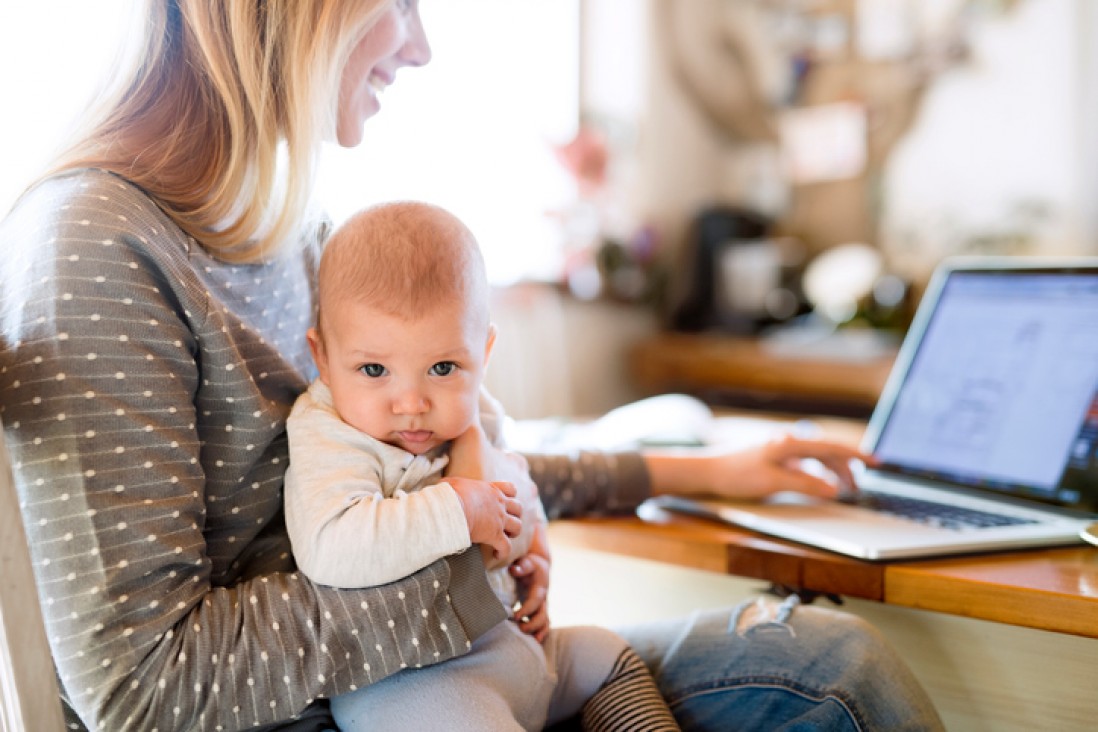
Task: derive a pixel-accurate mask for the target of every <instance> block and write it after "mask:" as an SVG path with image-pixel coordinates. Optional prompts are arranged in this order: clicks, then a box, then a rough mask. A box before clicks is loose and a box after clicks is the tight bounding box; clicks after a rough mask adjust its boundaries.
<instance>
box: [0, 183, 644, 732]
mask: <svg viewBox="0 0 1098 732" xmlns="http://www.w3.org/2000/svg"><path fill="white" fill-rule="evenodd" d="M316 259H317V257H316V247H315V246H312V245H309V246H303V247H302V251H301V253H300V254H298V255H297V256H293V257H286V258H282V259H277V260H275V261H271V262H267V263H263V264H255V265H233V264H227V263H225V262H222V261H219V260H217V259H215V258H213V257H211V256H210V255H208V254H207V253H206V252H205V251H204V250H203V249H202V247H201V246H200V245H199V244H197V243H196V242H195V241H194V240H193V239H190V238H189V237H188V236H187V235H186V234H184V233H183V232H182V231H181V230H180V229H179V228H178V227H176V226H175V225H174V224H173V223H172V222H171V220H170V219H169V218H168V217H167V216H165V215H164V214H163V212H162V211H161V210H160V209H159V208H158V207H157V206H156V205H155V203H154V202H153V201H152V200H151V199H150V198H149V197H148V196H146V195H145V194H144V193H143V192H142V191H140V190H139V189H137V188H136V187H134V186H132V185H131V184H129V183H127V182H125V181H124V180H122V179H120V178H118V177H116V176H114V175H111V174H108V173H105V172H101V171H78V172H73V173H68V174H65V175H61V176H57V177H54V178H52V179H50V180H48V181H46V182H45V183H43V184H41V185H39V186H37V187H36V188H34V189H33V190H32V191H30V192H29V193H28V194H26V195H25V196H24V197H23V198H22V200H21V201H20V202H19V203H18V205H17V206H16V208H15V209H14V210H13V211H12V213H11V214H10V215H9V216H8V217H7V218H6V219H5V220H4V221H3V223H2V224H0V420H2V422H3V425H4V429H5V436H6V439H7V442H8V446H9V449H10V450H11V453H12V462H13V465H14V470H15V477H16V487H17V490H18V492H19V499H20V506H21V509H22V512H23V519H24V522H25V524H26V528H27V534H28V538H29V540H30V543H31V554H32V559H33V562H34V570H35V574H36V577H37V580H38V592H39V599H40V601H41V603H42V607H43V611H44V615H45V619H46V626H47V631H48V635H49V640H50V645H51V647H52V651H53V656H54V661H55V663H56V666H57V670H58V676H59V679H60V681H61V685H62V690H63V695H64V697H65V702H66V705H67V707H68V708H67V710H66V713H67V717H68V721H69V723H70V726H72V727H73V728H74V729H78V728H81V727H86V728H89V729H102V730H121V729H159V730H168V729H204V730H205V729H209V730H222V729H223V730H235V729H246V728H249V727H253V726H256V725H260V724H269V723H272V722H276V721H279V720H286V719H291V718H293V717H294V715H295V714H297V713H299V712H300V711H301V710H302V709H304V707H305V706H307V705H308V704H309V703H310V702H311V701H312V700H314V699H317V698H321V697H330V696H333V695H337V694H341V693H345V692H348V691H351V690H353V689H355V688H358V687H361V686H364V685H367V684H370V683H373V682H374V681H377V680H379V679H382V678H385V677H387V676H389V675H391V674H393V673H396V672H397V671H399V670H401V669H404V668H409V667H416V666H421V665H427V664H431V663H436V662H438V661H442V660H445V659H448V658H451V657H453V656H455V655H459V654H462V653H464V652H466V650H467V649H468V647H469V644H470V643H471V641H472V640H473V639H475V638H476V637H478V636H479V635H480V634H482V633H483V632H484V631H485V630H486V629H487V628H489V627H491V626H492V625H493V624H495V623H496V622H498V621H499V620H500V619H501V618H502V611H501V610H500V606H499V603H498V602H495V601H494V598H493V595H492V592H491V589H490V588H489V586H488V583H487V580H486V577H485V573H484V570H483V566H482V565H481V564H480V559H479V553H478V552H475V551H473V552H465V553H463V554H460V555H455V556H452V557H448V558H446V559H445V560H440V561H438V562H436V563H434V564H432V565H431V566H429V567H427V568H425V569H423V570H421V571H420V572H418V573H416V574H415V575H413V576H411V577H409V578H406V579H404V580H401V581H398V582H395V583H393V584H390V585H386V586H384V587H379V588H373V589H365V590H337V589H334V588H330V587H324V586H320V585H316V584H313V583H311V582H310V581H309V580H308V579H306V578H305V577H303V576H301V575H299V574H297V573H296V571H295V567H294V564H293V558H292V556H291V555H290V551H289V542H288V540H287V538H286V531H285V526H284V524H283V521H282V514H281V509H280V507H281V504H282V495H281V489H282V476H283V473H284V472H285V469H286V460H287V450H286V436H285V429H284V427H285V418H286V416H287V415H288V414H289V410H290V407H291V406H292V404H293V401H294V398H295V397H296V396H297V395H298V394H299V393H300V392H301V391H302V390H304V389H305V387H306V385H307V384H308V382H309V380H310V379H311V378H312V376H313V374H314V371H313V365H312V362H311V360H310V357H309V354H308V348H307V345H306V342H305V338H304V332H305V329H306V328H307V327H308V326H309V325H310V323H311V320H312V317H313V307H314V294H313V291H312V286H311V283H312V282H313V274H314V272H315V264H316ZM530 461H531V470H532V471H533V473H534V478H535V480H536V481H537V482H538V484H539V488H540V490H541V493H542V500H543V502H544V503H545V506H546V510H547V512H548V513H549V515H550V516H551V517H556V516H562V515H578V514H591V513H609V512H618V511H629V510H631V509H632V508H634V507H635V506H636V505H637V504H638V503H639V502H640V501H641V500H643V499H644V498H645V497H646V495H647V492H648V482H647V476H646V474H645V473H644V469H643V464H642V462H641V461H640V459H639V457H638V456H636V455H634V454H619V455H605V454H595V453H591V454H587V453H585V454H580V455H573V456H530Z"/></svg>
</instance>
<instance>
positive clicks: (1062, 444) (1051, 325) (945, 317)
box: [871, 265, 1098, 511]
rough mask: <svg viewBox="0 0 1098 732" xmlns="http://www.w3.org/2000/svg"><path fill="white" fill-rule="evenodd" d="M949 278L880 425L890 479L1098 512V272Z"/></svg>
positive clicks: (970, 273) (932, 294) (997, 271)
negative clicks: (927, 480)
mask: <svg viewBox="0 0 1098 732" xmlns="http://www.w3.org/2000/svg"><path fill="white" fill-rule="evenodd" d="M943 272H944V274H943V275H941V276H940V278H939V281H936V282H935V283H933V285H932V287H931V289H929V290H928V292H927V295H926V296H925V298H924V302H923V304H922V305H921V306H920V312H919V314H918V315H917V317H916V319H915V323H914V324H913V325H912V329H911V331H910V332H909V334H908V336H907V340H908V341H909V342H905V345H904V349H902V350H901V355H900V360H899V361H898V364H897V369H903V367H904V366H905V365H906V370H905V371H904V372H903V373H902V380H900V381H898V382H897V384H896V385H893V384H892V383H890V384H889V387H888V388H887V389H886V394H885V396H883V397H882V401H881V404H880V405H879V406H878V412H879V413H878V414H875V415H874V420H873V422H872V423H871V432H872V431H874V430H876V434H877V439H876V442H875V444H874V446H873V447H872V451H873V453H874V455H875V456H876V457H877V458H878V459H880V460H881V461H882V466H881V469H883V470H884V471H886V472H895V473H902V474H905V475H913V476H918V477H923V478H930V479H934V480H936V481H943V482H947V483H952V484H955V485H961V486H965V487H968V488H975V489H981V490H986V491H991V492H995V493H999V494H1010V495H1014V496H1018V497H1024V498H1029V499H1036V500H1039V501H1043V502H1047V503H1051V504H1056V505H1061V506H1069V507H1073V508H1081V509H1085V510H1090V511H1093V510H1096V509H1098V453H1096V451H1098V266H1079V267H1063V266H1060V267H1056V268H1041V267H1029V268H1026V267H1019V266H1017V265H1012V266H1009V267H1004V268H985V269H981V268H972V269H966V268H960V269H945V270H943ZM899 377H901V373H900V371H898V372H897V373H896V374H894V375H893V380H895V379H897V378H899Z"/></svg>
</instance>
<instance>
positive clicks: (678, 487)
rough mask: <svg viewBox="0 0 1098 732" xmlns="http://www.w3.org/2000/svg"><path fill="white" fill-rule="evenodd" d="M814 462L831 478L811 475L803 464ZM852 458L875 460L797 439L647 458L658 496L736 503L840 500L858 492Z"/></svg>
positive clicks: (851, 450) (846, 449) (831, 445)
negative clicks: (799, 497) (790, 495)
mask: <svg viewBox="0 0 1098 732" xmlns="http://www.w3.org/2000/svg"><path fill="white" fill-rule="evenodd" d="M809 458H811V459H814V460H816V461H818V465H822V467H823V468H824V469H825V475H827V476H828V477H821V476H820V475H818V474H816V473H817V472H818V471H812V472H809V469H808V468H806V466H805V464H804V463H803V462H802V461H803V460H806V459H809ZM852 460H860V461H863V462H865V463H867V464H873V462H874V461H873V458H872V457H870V456H869V455H865V454H863V453H862V452H860V451H859V450H857V449H855V448H852V447H848V446H846V445H842V444H839V443H836V442H829V441H825V440H804V439H798V438H796V437H793V436H785V437H782V438H780V439H777V440H773V441H771V442H768V443H766V444H764V445H760V446H759V447H754V448H750V449H747V450H740V451H736V452H727V451H723V452H721V451H716V452H715V451H706V452H701V453H694V452H691V453H685V452H683V453H651V454H646V455H645V462H646V463H647V465H648V469H649V472H650V474H651V478H652V492H653V493H655V494H678V495H690V494H693V495H710V496H717V497H720V498H737V499H757V498H765V497H766V496H769V495H771V494H773V493H778V492H781V491H796V492H798V493H804V494H807V495H810V496H818V497H820V498H835V497H837V496H838V495H839V494H840V493H843V492H847V491H851V490H856V485H855V482H854V475H853V473H852V472H851V469H850V462H851V461H852ZM828 478H830V479H828Z"/></svg>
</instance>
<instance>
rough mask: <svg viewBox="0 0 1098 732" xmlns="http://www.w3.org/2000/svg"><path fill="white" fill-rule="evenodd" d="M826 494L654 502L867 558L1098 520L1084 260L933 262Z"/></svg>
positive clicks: (1097, 316)
mask: <svg viewBox="0 0 1098 732" xmlns="http://www.w3.org/2000/svg"><path fill="white" fill-rule="evenodd" d="M862 448H863V450H864V451H865V452H867V453H871V454H872V455H874V457H875V458H876V459H877V460H878V461H879V464H878V465H876V466H873V467H871V468H868V467H867V468H863V469H860V470H859V471H858V487H859V490H858V491H857V493H856V494H855V493H852V494H851V495H850V496H848V497H846V498H844V499H842V500H840V501H822V500H819V499H812V498H808V497H805V496H801V495H792V494H779V495H777V496H774V497H773V498H771V499H769V500H767V501H765V502H728V501H703V500H693V499H684V498H678V497H661V498H658V499H655V500H654V503H655V504H656V505H658V506H660V507H662V508H666V509H671V510H675V511H685V512H688V513H692V514H697V515H702V516H708V517H711V518H716V519H720V520H722V521H726V522H728V523H731V524H735V525H737V526H742V527H746V528H749V529H753V530H756V531H759V532H762V533H765V534H770V535H773V536H777V537H781V538H784V539H789V540H792V541H796V542H800V543H804V544H808V545H812V546H815V547H818V548H821V549H826V550H830V551H834V552H838V553H840V554H846V555H849V556H853V557H858V558H861V559H868V560H887V559H900V558H917V557H932V556H941V555H951V554H963V553H968V552H981V551H990V550H1001V549H1010V548H1022V547H1041V546H1053V545H1060V544H1074V543H1077V542H1080V541H1081V539H1080V537H1079V532H1080V530H1081V529H1082V528H1083V527H1084V526H1086V525H1088V524H1089V523H1091V522H1092V521H1095V520H1096V519H1098V258H1076V259H1068V260H1056V261H1053V260H1037V259H1030V258H1021V257H1008V258H955V259H950V260H946V261H945V262H943V263H942V264H941V265H940V266H939V267H938V268H937V269H936V270H935V272H934V275H933V276H932V277H931V281H930V283H929V285H928V288H927V290H926V292H925V294H924V295H923V298H922V300H921V302H920V304H919V307H918V310H917V312H916V314H915V318H914V320H913V322H912V325H911V327H910V329H909V330H908V333H907V335H906V336H905V338H904V341H903V344H902V345H901V347H900V350H899V353H898V355H897V358H896V361H895V364H894V366H893V368H892V371H891V373H890V375H889V378H888V380H887V382H886V385H885V387H884V389H883V391H882V393H881V396H880V398H879V400H878V402H877V405H876V407H875V408H874V411H873V414H872V416H871V417H870V420H869V423H868V427H867V429H866V432H865V437H864V440H863V443H862Z"/></svg>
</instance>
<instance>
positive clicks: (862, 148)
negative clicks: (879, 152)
mask: <svg viewBox="0 0 1098 732" xmlns="http://www.w3.org/2000/svg"><path fill="white" fill-rule="evenodd" d="M866 129H867V127H866V112H865V107H864V106H863V105H861V104H857V103H855V102H836V103H834V104H820V105H817V106H814V107H804V108H798V109H789V110H787V111H785V112H783V113H782V115H781V118H780V121H779V130H780V133H781V147H782V157H783V160H784V163H785V168H786V173H787V174H788V176H789V178H790V181H792V182H793V183H795V184H798V185H804V184H809V183H823V182H826V181H836V180H845V179H848V178H856V177H858V176H859V175H861V174H862V173H863V172H864V171H865V166H866V158H867V150H866V147H867V143H866V134H867V132H866Z"/></svg>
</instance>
